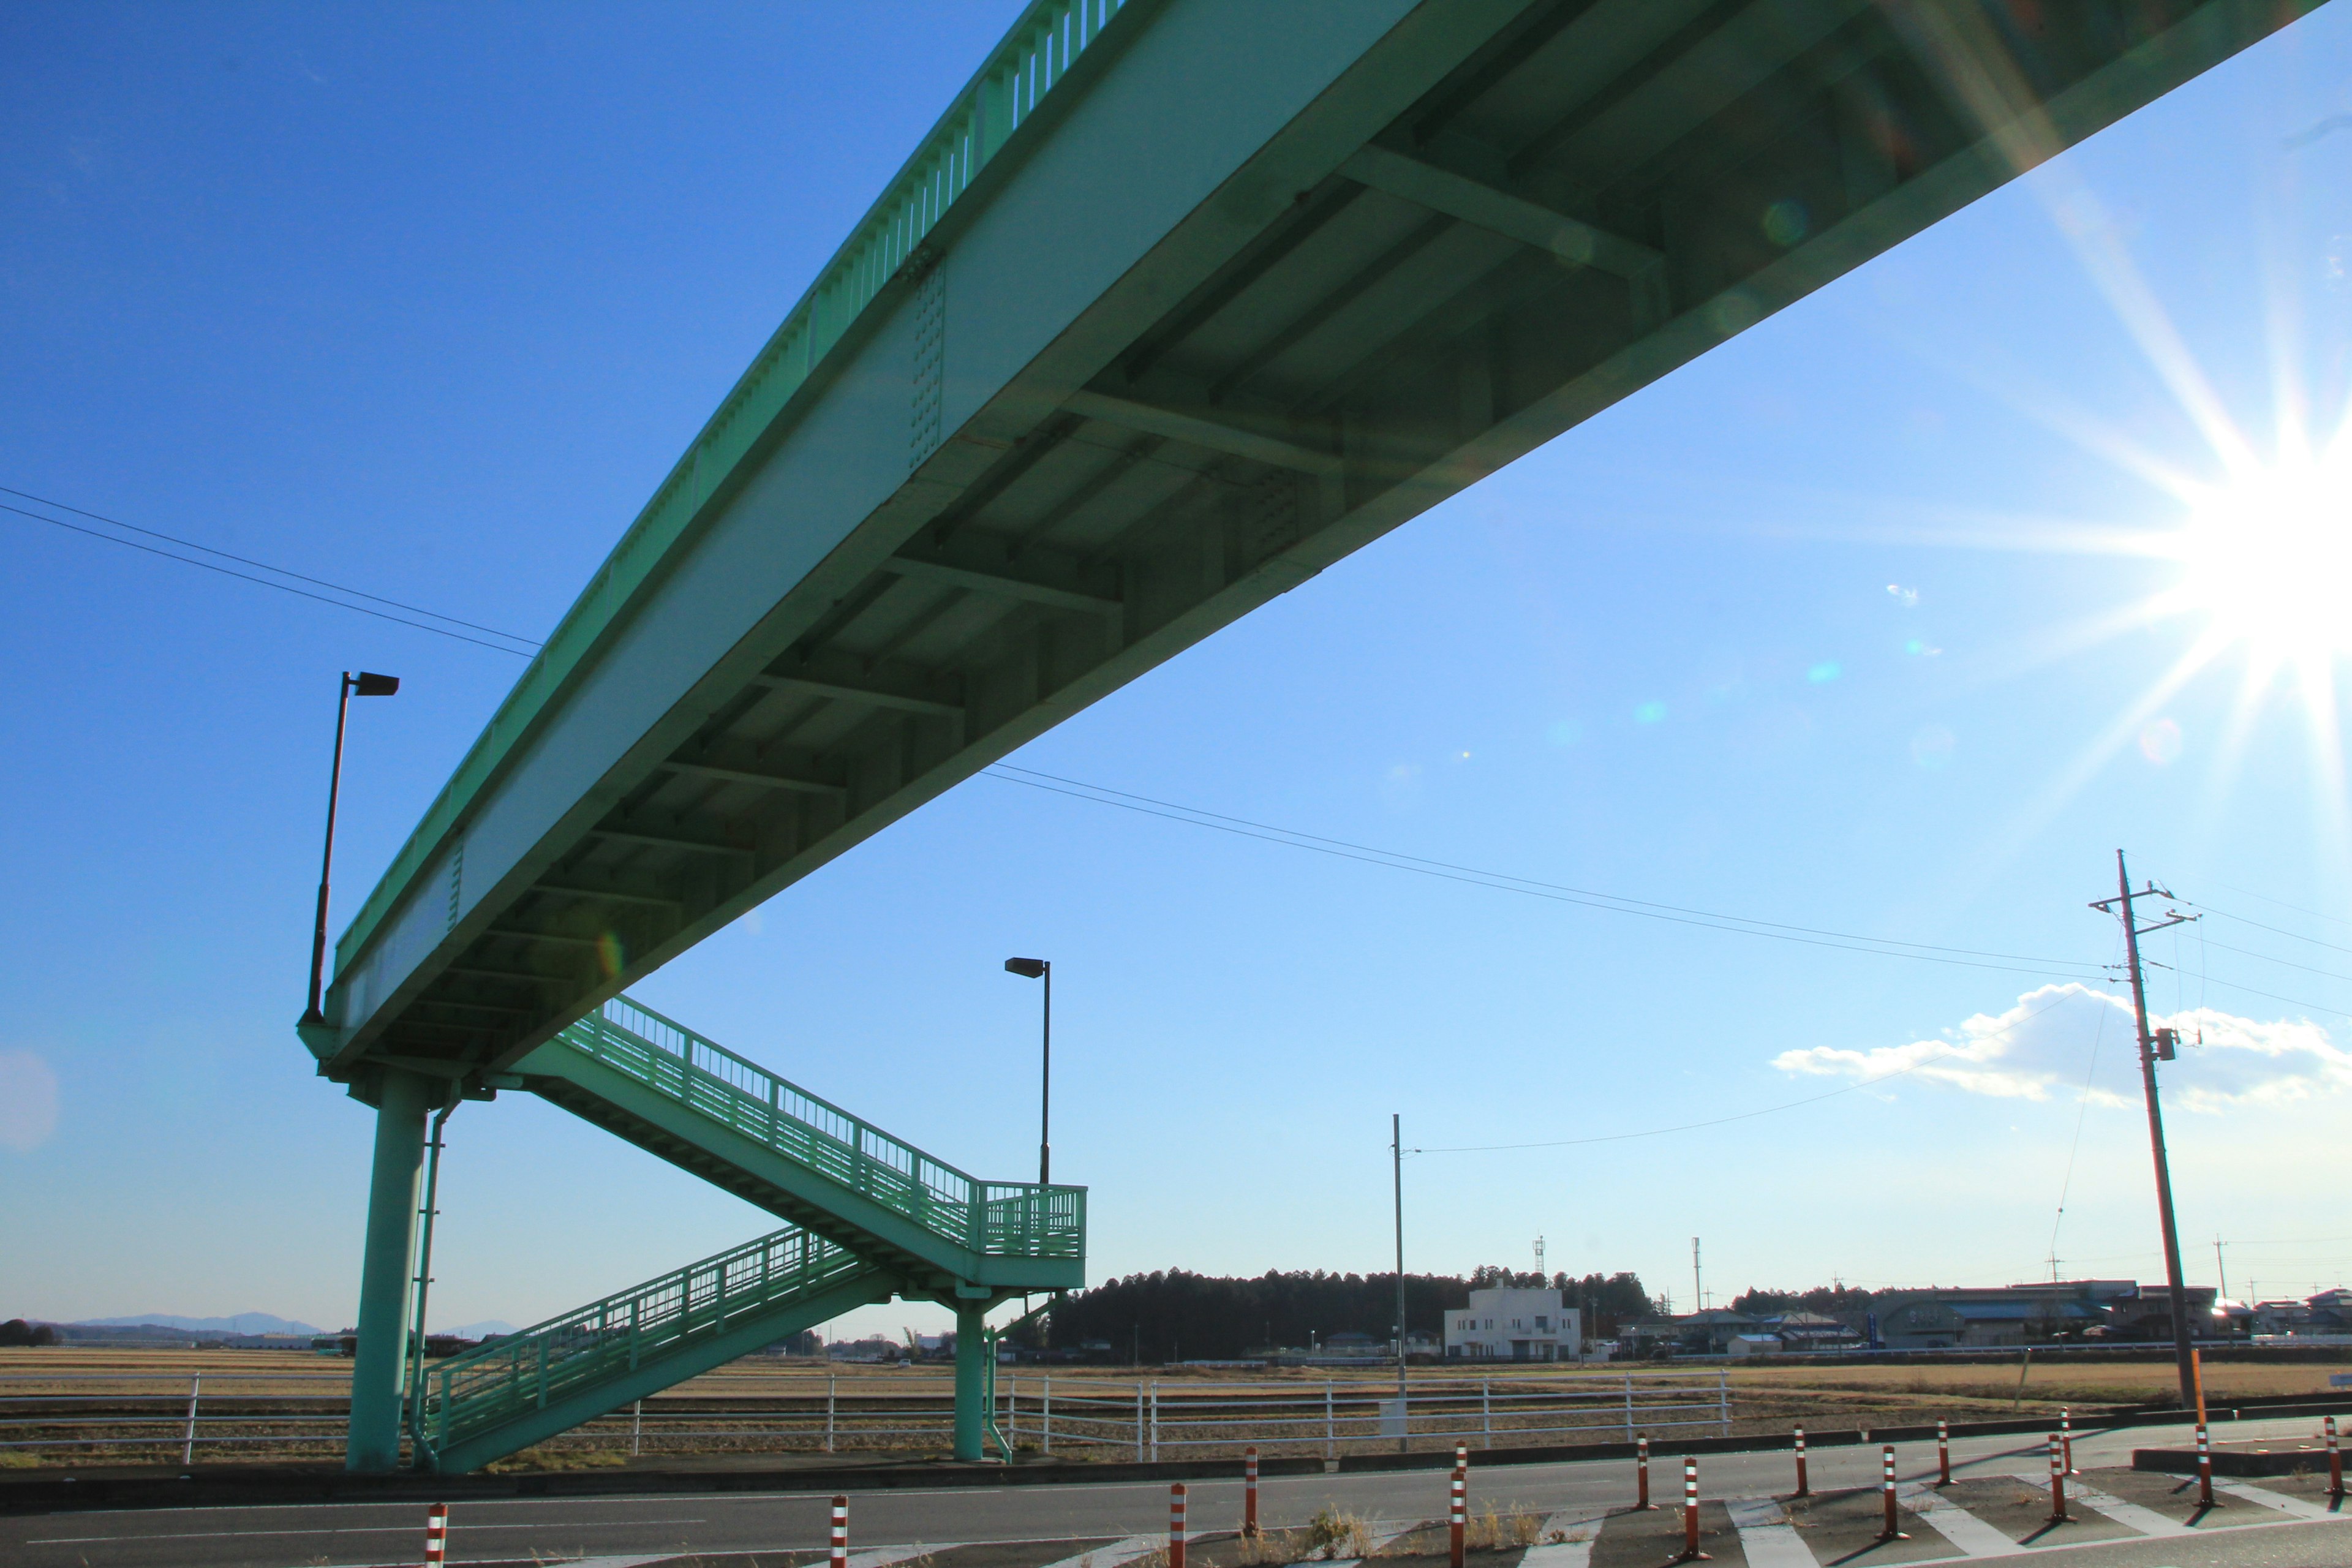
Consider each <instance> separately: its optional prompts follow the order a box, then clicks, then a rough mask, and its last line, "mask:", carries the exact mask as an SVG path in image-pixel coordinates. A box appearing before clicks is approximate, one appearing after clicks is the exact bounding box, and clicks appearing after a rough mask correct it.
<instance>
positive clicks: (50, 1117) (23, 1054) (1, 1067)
mask: <svg viewBox="0 0 2352 1568" xmlns="http://www.w3.org/2000/svg"><path fill="white" fill-rule="evenodd" d="M57 1128H58V1075H57V1074H56V1073H54V1072H52V1071H50V1070H49V1064H48V1063H47V1062H46V1061H44V1060H42V1059H41V1058H40V1057H39V1056H38V1055H37V1054H36V1053H34V1052H32V1051H22V1050H18V1051H0V1147H5V1148H9V1149H14V1150H16V1152H18V1153H20V1154H29V1153H31V1152H33V1151H34V1150H36V1149H37V1148H39V1147H40V1146H41V1145H42V1144H43V1143H45V1142H48V1137H49V1134H50V1133H52V1132H54V1131H57Z"/></svg>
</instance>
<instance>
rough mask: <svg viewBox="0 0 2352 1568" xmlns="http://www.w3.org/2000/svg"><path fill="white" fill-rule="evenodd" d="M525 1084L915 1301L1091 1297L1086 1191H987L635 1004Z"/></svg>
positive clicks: (570, 1041)
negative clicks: (830, 1247)
mask: <svg viewBox="0 0 2352 1568" xmlns="http://www.w3.org/2000/svg"><path fill="white" fill-rule="evenodd" d="M514 1070H515V1073H516V1075H517V1077H518V1079H520V1083H519V1086H518V1087H521V1088H526V1089H530V1090H531V1091H532V1092H534V1093H536V1094H539V1095H540V1096H541V1097H542V1098H544V1099H547V1100H552V1101H554V1102H555V1103H556V1104H558V1105H560V1106H562V1107H563V1108H564V1109H565V1110H570V1111H572V1112H573V1113H574V1114H576V1115H579V1116H581V1117H583V1118H585V1119H586V1120H588V1121H593V1122H594V1123H595V1124H596V1125H598V1126H599V1127H603V1128H604V1129H605V1130H607V1131H611V1132H613V1133H614V1134H615V1135H616V1136H618V1137H621V1138H624V1139H625V1140H627V1141H628V1142H632V1143H635V1144H636V1145H637V1146H638V1147H639V1148H641V1149H645V1150H647V1151H649V1152H653V1153H656V1154H658V1155H660V1156H661V1157H662V1158H663V1159H665V1160H667V1161H669V1162H670V1163H673V1164H676V1165H679V1166H681V1167H683V1168H685V1169H686V1170H688V1171H691V1172H693V1173H695V1174H696V1175H698V1176H700V1177H702V1178H703V1179H704V1180H706V1181H709V1182H710V1183H711V1184H714V1185H716V1186H719V1187H723V1188H725V1189H726V1190H727V1191H729V1192H730V1193H733V1194H736V1195H737V1196H738V1197H740V1198H743V1199H744V1200H745V1201H747V1202H749V1203H751V1204H754V1205H758V1206H759V1207H761V1208H763V1209H766V1210H767V1211H768V1212H770V1213H771V1214H773V1215H778V1216H780V1217H782V1218H783V1219H786V1220H789V1221H791V1222H792V1223H793V1224H794V1225H796V1226H801V1227H803V1228H804V1229H807V1230H810V1231H814V1233H816V1234H817V1235H818V1236H821V1237H824V1238H825V1239H827V1240H828V1241H831V1242H833V1243H835V1245H837V1246H840V1247H845V1248H846V1249H848V1250H849V1251H851V1252H853V1253H856V1255H857V1256H858V1257H859V1258H863V1259H865V1260H866V1262H868V1263H870V1264H873V1265H875V1266H877V1267H878V1268H885V1269H887V1270H888V1271H889V1272H891V1273H892V1274H894V1275H896V1276H898V1279H901V1280H902V1281H904V1287H903V1289H904V1292H905V1293H907V1294H910V1295H917V1296H939V1297H941V1298H942V1299H946V1298H951V1297H955V1296H961V1297H963V1298H965V1299H967V1300H969V1299H971V1298H972V1297H973V1295H974V1294H975V1290H976V1289H977V1288H981V1287H985V1288H987V1289H986V1293H987V1294H989V1295H992V1296H994V1297H997V1298H999V1299H1001V1298H1003V1296H1006V1295H1011V1294H1018V1293H1020V1292H1023V1291H1032V1290H1040V1291H1042V1290H1062V1289H1076V1287H1077V1286H1079V1285H1082V1284H1084V1283H1085V1274H1086V1226H1087V1210H1086V1203H1087V1193H1086V1189H1085V1188H1084V1187H1064V1186H1043V1185H1039V1184H1036V1183H1034V1182H982V1181H979V1180H976V1179H974V1178H973V1177H971V1176H968V1175H966V1174H964V1173H963V1172H961V1171H959V1170H957V1169H956V1168H955V1167H954V1166H952V1165H950V1164H947V1163H943V1162H941V1161H939V1160H935V1159H933V1158H932V1157H931V1156H930V1155H929V1154H926V1153H924V1152H922V1151H921V1150H920V1149H918V1148H916V1147H914V1146H913V1145H912V1144H910V1143H908V1142H903V1141H902V1140H900V1139H897V1138H894V1137H892V1136H890V1135H889V1134H888V1133H887V1132H884V1131H881V1130H880V1129H879V1128H877V1127H874V1126H873V1125H871V1124H870V1123H867V1122H866V1121H860V1120H859V1119H858V1118H856V1117H855V1116H852V1115H850V1114H849V1113H848V1112H847V1111H845V1110H842V1109H840V1108H839V1107H838V1106H835V1105H833V1104H830V1103H828V1102H827V1101H825V1100H819V1099H818V1098H817V1097H816V1096H814V1095H813V1094H810V1093H808V1092H807V1091H806V1090H805V1089H800V1088H798V1087H796V1086H794V1085H793V1084H791V1083H788V1082H786V1081H785V1080H783V1079H780V1078H778V1077H776V1076H775V1075H774V1074H773V1073H771V1072H769V1071H768V1070H767V1069H766V1068H762V1067H761V1066H760V1065H759V1064H757V1063H756V1062H752V1061H750V1060H747V1059H746V1058H742V1057H740V1056H737V1055H736V1054H735V1053H734V1052H732V1051H730V1050H728V1049H727V1048H726V1047H723V1046H720V1045H718V1044H717V1043H715V1042H713V1041H711V1040H709V1039H706V1038H704V1037H702V1036H700V1035H698V1034H696V1033H695V1032H694V1031H693V1030H691V1029H688V1028H687V1027H686V1026H683V1025H681V1024H677V1023H675V1022H673V1021H672V1020H670V1019H668V1018H665V1017H663V1016H661V1015H660V1014H658V1013H656V1012H654V1011H653V1010H651V1009H650V1008H647V1007H644V1006H641V1005H638V1004H636V1003H635V1002H633V1001H630V1000H629V999H628V998H627V997H625V996H623V997H615V998H614V999H613V1000H612V1001H610V1002H607V1003H605V1004H604V1006H602V1007H601V1008H599V1009H598V1010H597V1011H595V1012H593V1013H592V1014H590V1015H589V1016H586V1017H585V1018H583V1019H581V1020H580V1021H579V1022H578V1023H576V1024H573V1025H572V1026H571V1027H569V1028H567V1029H565V1030H564V1031H563V1032H562V1034H560V1035H558V1036H556V1037H554V1038H553V1039H551V1040H550V1041H548V1042H547V1043H546V1044H545V1045H543V1046H541V1047H539V1048H538V1049H536V1050H534V1051H532V1052H531V1053H530V1055H529V1056H527V1057H525V1058H522V1060H521V1061H520V1062H518V1063H517V1064H516V1066H515V1069H514Z"/></svg>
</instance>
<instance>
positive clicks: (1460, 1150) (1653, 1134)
mask: <svg viewBox="0 0 2352 1568" xmlns="http://www.w3.org/2000/svg"><path fill="white" fill-rule="evenodd" d="M2084 994H2085V993H2084V992H2080V991H2069V992H2066V993H2065V994H2063V995H2059V996H2054V997H2053V998H2051V999H2050V1000H2049V1001H2047V1002H2044V1003H2043V1004H2042V1005H2041V1006H2039V1007H2036V1008H2035V1009H2034V1010H2033V1011H2032V1012H2031V1013H2028V1014H2027V1015H2026V1016H2024V1017H2022V1018H2020V1019H2019V1020H2017V1023H2016V1024H2011V1025H2010V1026H2008V1027H2006V1028H2004V1029H2002V1030H2001V1031H2000V1035H2006V1034H2008V1033H2009V1032H2010V1030H2011V1029H2015V1028H2016V1027H2017V1026H2018V1025H2020V1024H2027V1023H2031V1022H2032V1020H2034V1019H2036V1018H2038V1017H2040V1016H2042V1014H2044V1013H2047V1012H2049V1011H2050V1010H2051V1009H2052V1008H2053V1007H2057V1006H2060V1005H2063V1004H2064V1003H2067V1002H2071V1001H2073V1000H2074V998H2075V997H2077V996H2080V995H2084ZM2000 1035H1995V1036H1994V1038H1995V1039H1998V1038H2000ZM1959 1054H1960V1053H1959V1052H1958V1050H1955V1049H1952V1048H1950V1047H1946V1048H1945V1049H1943V1050H1940V1051H1938V1052H1937V1054H1936V1055H1934V1056H1931V1057H1922V1058H1920V1059H1919V1060H1917V1061H1916V1062H1913V1063H1911V1064H1910V1065H1909V1066H1908V1067H1900V1068H1895V1069H1894V1070H1893V1071H1891V1072H1883V1073H1879V1074H1877V1075H1875V1076H1874V1077H1871V1078H1865V1079H1855V1080H1854V1081H1853V1083H1849V1084H1846V1085H1844V1086H1843V1088H1839V1089H1831V1090H1829V1091H1828V1092H1826V1093H1823V1094H1815V1095H1808V1096H1807V1097H1806V1098H1804V1099H1802V1100H1785V1101H1783V1102H1782V1103H1780V1104H1779V1105H1767V1106H1762V1107H1759V1109H1757V1110H1742V1111H1739V1112H1738V1113H1737V1114H1734V1115H1731V1116H1717V1117H1713V1118H1710V1119H1709V1120H1707V1121H1685V1122H1680V1123H1678V1124H1676V1125H1675V1126H1673V1127H1653V1128H1651V1129H1649V1130H1648V1131H1642V1132H1610V1133H1604V1134H1601V1135H1600V1136H1597V1137H1592V1138H1555V1139H1547V1140H1545V1141H1543V1142H1536V1143H1465V1144H1462V1145H1459V1146H1457V1147H1450V1148H1442V1149H1413V1150H1409V1151H1407V1152H1409V1153H1414V1154H1494V1153H1502V1152H1508V1151H1512V1150H1518V1149H1574V1148H1578V1147H1580V1146H1582V1145H1584V1144H1587V1143H1623V1142H1629V1141H1631V1140H1633V1139H1636V1138H1663V1137H1664V1136H1665V1135H1666V1134H1667V1133H1669V1132H1696V1131H1700V1130H1702V1129H1704V1128H1708V1127H1722V1126H1726V1125H1728V1124H1729V1123H1731V1122H1734V1121H1754V1120H1755V1119H1756V1118H1758V1117H1759V1116H1771V1115H1774V1114H1776V1113H1778V1112H1780V1111H1783V1110H1798V1109H1800V1108H1801V1107H1803V1106H1808V1105H1819V1104H1820V1103H1821V1102H1822V1100H1835V1099H1837V1098H1838V1097H1839V1096H1840V1095H1843V1094H1853V1093H1854V1092H1855V1091H1856V1090H1858V1089H1869V1088H1872V1087H1874V1086H1875V1085H1877V1084H1882V1083H1886V1082H1888V1081H1890V1080H1892V1079H1898V1078H1903V1077H1906V1076H1907V1075H1908V1074H1911V1073H1915V1072H1917V1071H1918V1070H1919V1069H1920V1068H1927V1067H1933V1066H1935V1065H1936V1064H1937V1062H1940V1061H1948V1060H1950V1059H1951V1058H1954V1057H1956V1056H1958V1055H1959Z"/></svg>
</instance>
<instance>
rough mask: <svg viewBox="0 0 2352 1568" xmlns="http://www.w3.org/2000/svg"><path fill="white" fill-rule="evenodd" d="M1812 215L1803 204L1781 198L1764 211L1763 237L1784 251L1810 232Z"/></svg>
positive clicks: (1789, 198)
mask: <svg viewBox="0 0 2352 1568" xmlns="http://www.w3.org/2000/svg"><path fill="white" fill-rule="evenodd" d="M1812 227H1813V220H1812V215H1811V214H1810V213H1808V212H1806V211H1805V204H1804V203H1802V202H1801V201H1797V200H1795V199H1794V198H1792V197H1783V198H1781V199H1780V201H1777V202H1774V203H1773V204H1772V205H1770V206H1769V207H1766V208H1765V209H1764V237H1765V238H1767V239H1769V240H1770V241H1771V242H1772V243H1773V244H1775V245H1777V246H1779V247H1780V248H1781V249H1783V250H1786V249H1788V248H1789V247H1790V246H1792V245H1795V244H1797V243H1798V242H1799V241H1801V240H1802V239H1803V238H1804V237H1805V236H1806V235H1808V234H1810V233H1811V232H1812Z"/></svg>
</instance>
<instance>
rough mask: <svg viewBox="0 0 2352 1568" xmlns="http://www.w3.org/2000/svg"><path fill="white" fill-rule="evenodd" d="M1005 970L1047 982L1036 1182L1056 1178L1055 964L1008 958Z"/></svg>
mask: <svg viewBox="0 0 2352 1568" xmlns="http://www.w3.org/2000/svg"><path fill="white" fill-rule="evenodd" d="M1004 969H1005V973H1008V974H1019V975H1024V976H1026V977H1027V978H1029V979H1031V980H1042V981H1044V982H1045V1045H1044V1049H1043V1052H1042V1053H1041V1056H1042V1059H1041V1061H1040V1064H1039V1068H1038V1085H1037V1184H1038V1185H1039V1186H1041V1187H1042V1186H1045V1185H1047V1184H1050V1183H1051V1182H1052V1181H1053V1179H1054V1140H1053V1127H1054V966H1053V964H1051V963H1048V962H1046V961H1045V959H1042V958H1008V959H1006V960H1005V961H1004Z"/></svg>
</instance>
